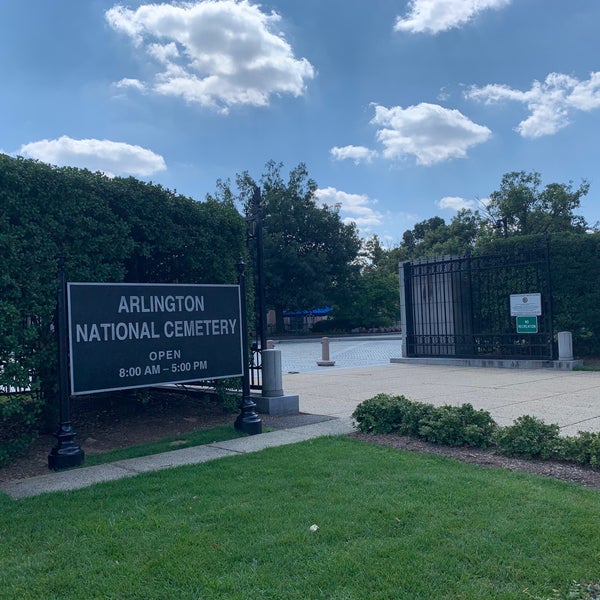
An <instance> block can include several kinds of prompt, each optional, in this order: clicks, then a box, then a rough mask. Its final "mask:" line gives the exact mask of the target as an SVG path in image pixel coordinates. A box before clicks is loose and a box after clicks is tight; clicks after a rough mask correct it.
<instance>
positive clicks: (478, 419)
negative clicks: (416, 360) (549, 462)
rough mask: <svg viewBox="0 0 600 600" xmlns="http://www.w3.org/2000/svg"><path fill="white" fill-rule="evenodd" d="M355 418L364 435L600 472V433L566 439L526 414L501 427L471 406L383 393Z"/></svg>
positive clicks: (583, 433) (358, 410) (359, 408)
mask: <svg viewBox="0 0 600 600" xmlns="http://www.w3.org/2000/svg"><path fill="white" fill-rule="evenodd" d="M352 418H353V419H354V420H355V422H356V426H357V428H358V429H359V430H360V431H362V432H363V433H373V434H378V433H380V434H386V433H396V434H398V435H409V436H413V437H418V438H421V439H424V440H426V441H428V442H432V443H435V444H444V445H446V446H475V447H479V448H487V447H490V446H494V447H495V448H496V450H497V451H498V452H500V453H502V454H506V455H507V456H513V457H519V458H539V459H544V460H546V459H558V460H567V461H571V462H576V463H579V464H580V465H588V466H591V467H593V468H600V432H589V431H580V432H579V433H578V435H576V436H570V437H561V436H560V435H559V429H560V428H559V426H558V425H556V424H550V425H548V424H547V423H544V421H542V420H541V419H539V418H537V417H531V416H522V417H519V418H518V419H516V420H515V422H514V423H513V425H509V426H508V427H498V425H497V424H496V422H495V421H494V419H493V418H492V416H491V415H490V413H489V412H487V411H485V410H475V409H474V408H473V406H472V405H471V404H463V405H462V406H448V405H444V406H439V407H436V406H434V405H433V404H425V403H423V402H413V401H411V400H409V399H408V398H406V397H405V396H391V395H389V394H378V395H377V396H374V397H373V398H370V399H369V400H365V401H364V402H361V403H360V404H359V405H358V406H357V407H356V409H355V410H354V412H353V413H352Z"/></svg>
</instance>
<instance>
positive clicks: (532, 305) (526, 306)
mask: <svg viewBox="0 0 600 600" xmlns="http://www.w3.org/2000/svg"><path fill="white" fill-rule="evenodd" d="M541 314H542V295H541V294H539V293H537V294H511V295H510V316H511V317H539V316H540V315H541Z"/></svg>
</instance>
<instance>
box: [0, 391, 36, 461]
mask: <svg viewBox="0 0 600 600" xmlns="http://www.w3.org/2000/svg"><path fill="white" fill-rule="evenodd" d="M42 407H43V403H42V401H41V400H40V398H39V397H38V396H37V395H34V394H14V395H5V396H0V466H3V465H6V464H8V463H9V462H10V460H11V459H12V458H14V457H15V456H18V455H19V454H20V453H22V452H23V451H24V450H26V449H27V448H28V447H29V446H30V445H31V443H32V442H33V441H34V440H35V439H36V437H37V435H38V425H39V418H40V415H41V413H42Z"/></svg>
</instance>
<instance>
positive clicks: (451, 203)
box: [436, 196, 476, 212]
mask: <svg viewBox="0 0 600 600" xmlns="http://www.w3.org/2000/svg"><path fill="white" fill-rule="evenodd" d="M436 205H437V207H438V208H441V209H446V208H448V209H450V210H455V211H457V212H458V211H459V210H463V209H465V208H467V209H473V208H475V206H476V203H475V201H474V200H466V199H465V198H460V197H459V196H445V197H444V198H442V199H441V200H438V201H437V202H436Z"/></svg>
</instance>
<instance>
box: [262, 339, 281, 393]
mask: <svg viewBox="0 0 600 600" xmlns="http://www.w3.org/2000/svg"><path fill="white" fill-rule="evenodd" d="M261 355H262V395H263V396H265V397H266V398H272V397H275V396H283V377H282V374H281V350H263V351H262V353H261Z"/></svg>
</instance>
